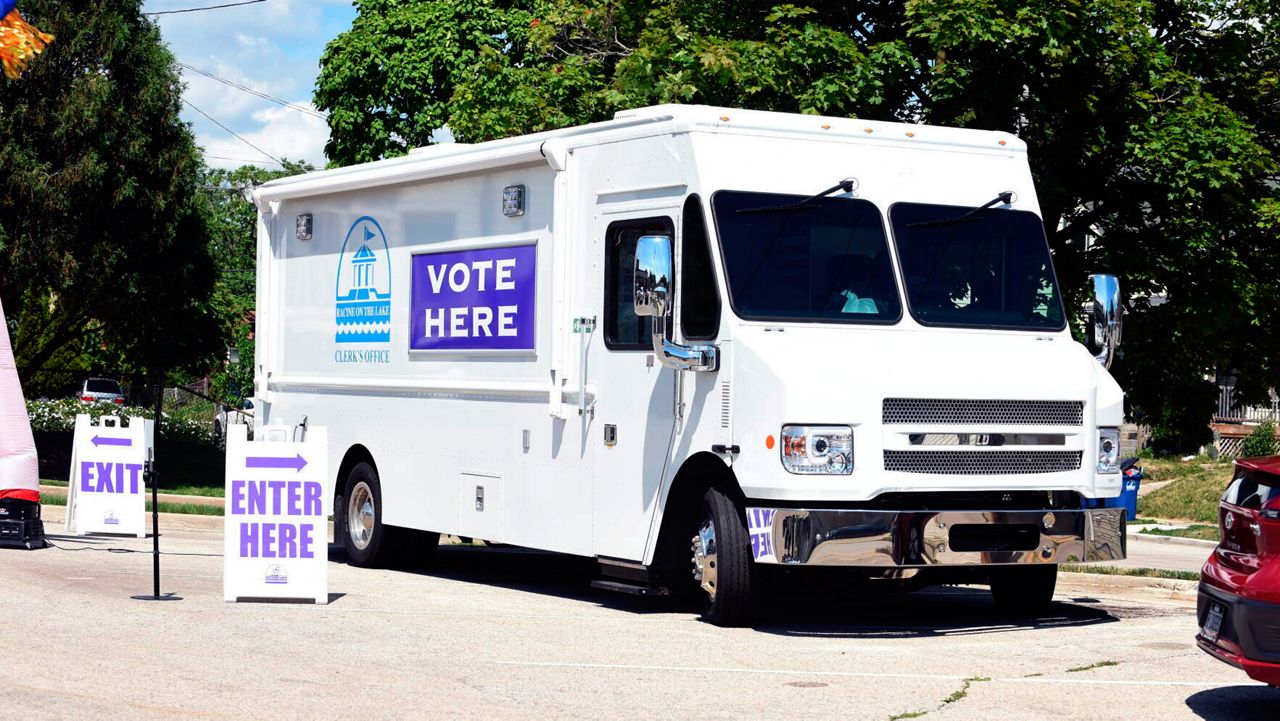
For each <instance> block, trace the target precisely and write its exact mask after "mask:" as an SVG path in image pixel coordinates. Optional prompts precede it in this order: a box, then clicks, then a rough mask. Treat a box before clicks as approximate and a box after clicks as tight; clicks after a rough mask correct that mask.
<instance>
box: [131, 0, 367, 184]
mask: <svg viewBox="0 0 1280 721" xmlns="http://www.w3.org/2000/svg"><path fill="white" fill-rule="evenodd" d="M201 4H202V1H201V0H147V2H145V3H144V6H143V12H157V11H163V10H174V9H180V8H189V7H196V6H199V5H201ZM206 4H207V3H206ZM215 4H216V3H215ZM354 16H355V10H354V8H353V7H352V6H351V0H309V1H303V0H266V2H261V3H255V4H252V5H246V6H242V7H234V8H226V9H219V10H208V11H204V12H195V13H182V14H174V15H158V16H154V19H155V20H156V22H157V23H158V24H159V26H160V30H161V33H162V34H163V37H164V40H165V42H166V43H167V44H168V45H169V49H170V51H172V52H173V54H174V55H175V56H176V57H177V59H178V61H179V62H181V63H185V64H187V65H190V66H192V67H194V68H199V69H200V70H203V71H205V72H208V73H211V74H213V75H216V76H218V77H220V78H224V79H226V80H230V81H232V82H235V83H237V84H240V85H243V86H245V87H248V88H252V89H253V90H256V91H258V92H260V93H263V94H266V95H270V96H272V97H274V98H277V99H280V100H283V101H286V102H289V103H296V104H299V105H305V106H306V107H308V108H310V107H312V106H311V105H310V102H311V93H312V91H313V90H314V87H315V78H316V75H317V73H318V72H319V61H320V55H321V54H322V53H323V51H324V46H325V44H327V43H328V42H329V41H330V40H332V39H333V38H334V37H335V36H336V35H337V34H338V33H340V32H342V31H344V30H346V29H347V28H348V27H350V24H351V20H352V18H354ZM182 73H183V81H184V82H185V83H186V85H187V89H186V91H185V92H184V93H183V98H184V99H185V100H186V101H187V102H188V103H190V104H191V105H194V106H195V107H198V108H199V109H200V110H202V111H204V112H205V113H208V114H209V115H210V116H212V117H214V118H216V119H217V120H218V122H220V123H222V124H223V125H226V126H227V127H229V128H231V129H232V130H234V131H235V132H236V133H238V134H239V135H241V136H243V137H245V138H246V139H248V140H249V141H250V142H252V143H253V144H254V145H257V146H259V147H260V148H262V149H263V150H265V151H266V152H268V153H270V154H271V155H273V156H275V157H277V158H279V157H288V158H289V159H291V160H306V161H309V162H311V163H312V164H314V165H316V166H317V167H323V166H324V163H325V158H324V153H323V148H324V144H325V142H326V141H327V140H328V128H327V127H326V126H325V124H324V122H323V121H321V120H319V119H317V118H314V117H312V116H309V115H306V114H303V113H298V112H296V111H293V110H288V109H286V108H283V107H280V106H279V105H277V104H274V103H272V102H271V101H269V100H264V99H262V98H260V97H255V96H254V95H253V94H251V93H247V92H244V91H243V90H239V89H236V88H233V87H231V86H229V85H227V84H225V83H222V82H219V81H217V80H214V79H211V78H208V77H205V76H203V75H200V74H199V73H196V72H193V71H191V70H189V69H185V68H184V69H182ZM183 118H184V119H185V120H187V121H188V122H190V123H191V124H192V127H193V129H194V131H195V133H196V138H197V142H199V143H200V145H201V146H202V147H203V148H205V151H206V153H207V154H208V155H216V156H221V157H220V158H213V157H209V158H208V162H209V164H210V165H215V166H218V167H228V166H238V165H241V164H243V163H242V162H240V160H250V159H254V158H260V157H261V154H260V153H258V152H257V151H255V150H254V149H253V148H251V147H249V146H248V145H246V144H245V143H244V142H242V141H240V140H237V139H236V138H235V137H234V136H232V135H231V134H229V133H227V132H226V131H225V130H223V129H221V128H219V127H218V126H217V124H215V123H213V122H211V121H209V120H207V119H206V118H204V117H203V116H201V115H200V114H199V113H197V112H195V111H193V110H191V109H190V108H185V109H184V111H183ZM222 158H234V159H237V160H231V161H228V160H223V159H222ZM260 163H261V164H262V165H264V166H268V167H274V166H273V164H272V163H270V162H269V161H267V160H266V159H265V158H263V159H262V160H261V161H260Z"/></svg>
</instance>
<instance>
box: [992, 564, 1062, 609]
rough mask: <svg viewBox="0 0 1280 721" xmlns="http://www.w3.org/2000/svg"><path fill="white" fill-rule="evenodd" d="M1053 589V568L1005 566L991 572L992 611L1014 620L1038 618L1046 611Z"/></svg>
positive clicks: (1055, 583)
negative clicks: (1011, 617)
mask: <svg viewBox="0 0 1280 721" xmlns="http://www.w3.org/2000/svg"><path fill="white" fill-rule="evenodd" d="M1057 585H1058V566H1057V564H1045V565H1035V566H1009V567H1007V568H997V569H995V570H993V571H992V572H991V598H992V600H993V601H995V603H996V608H998V609H1000V611H1002V612H1004V613H1007V614H1011V615H1014V616H1023V617H1026V616H1038V615H1040V614H1042V613H1044V612H1045V611H1047V610H1049V604H1050V603H1052V602H1053V591H1054V589H1055V588H1056V587H1057Z"/></svg>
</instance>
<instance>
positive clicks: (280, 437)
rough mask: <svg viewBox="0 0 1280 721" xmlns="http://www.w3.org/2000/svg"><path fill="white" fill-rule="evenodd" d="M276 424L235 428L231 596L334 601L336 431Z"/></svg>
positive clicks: (229, 523) (227, 562)
mask: <svg viewBox="0 0 1280 721" xmlns="http://www.w3.org/2000/svg"><path fill="white" fill-rule="evenodd" d="M293 430H294V429H293V428H288V427H283V426H281V427H275V426H268V427H266V428H260V429H258V430H257V434H256V435H257V438H258V440H253V441H250V440H249V439H248V429H247V427H246V426H244V425H242V424H233V425H232V426H230V427H229V428H228V429H227V476H226V503H227V510H226V521H225V524H226V525H225V532H224V536H225V538H224V542H223V597H224V598H225V600H227V601H236V600H239V599H244V598H298V599H315V602H316V603H328V601H329V577H328V564H329V525H328V516H329V509H328V506H329V502H328V500H327V499H326V498H325V495H326V494H325V492H324V489H325V483H326V479H327V477H328V463H329V448H328V434H327V432H326V429H325V428H323V427H317V426H310V427H308V428H306V430H305V433H306V437H305V439H304V440H303V441H301V442H295V441H293V440H292V437H293Z"/></svg>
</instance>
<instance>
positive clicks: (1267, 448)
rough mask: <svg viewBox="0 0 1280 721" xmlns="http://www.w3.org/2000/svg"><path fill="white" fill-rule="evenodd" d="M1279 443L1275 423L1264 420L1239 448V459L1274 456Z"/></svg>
mask: <svg viewBox="0 0 1280 721" xmlns="http://www.w3.org/2000/svg"><path fill="white" fill-rule="evenodd" d="M1277 446H1280V443H1278V442H1277V438H1276V422H1275V421H1272V420H1266V421H1263V422H1261V423H1259V424H1258V425H1257V427H1255V428H1254V429H1253V431H1252V432H1251V433H1250V434H1249V436H1248V437H1247V438H1245V439H1244V443H1243V444H1242V445H1241V446H1240V457H1241V458H1257V457H1259V456H1274V455H1275V454H1276V449H1277Z"/></svg>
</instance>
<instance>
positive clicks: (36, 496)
mask: <svg viewBox="0 0 1280 721" xmlns="http://www.w3.org/2000/svg"><path fill="white" fill-rule="evenodd" d="M10 498H11V499H17V500H20V501H30V502H31V503H39V502H40V468H39V465H38V464H37V463H36V442H35V439H34V438H33V437H32V436H31V421H30V419H29V418H27V404H26V403H25V402H24V401H23V400H22V386H20V385H18V367H17V365H16V364H15V363H14V360H13V346H12V345H10V343H9V326H8V324H6V323H5V319H4V307H3V306H0V500H4V499H10Z"/></svg>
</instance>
